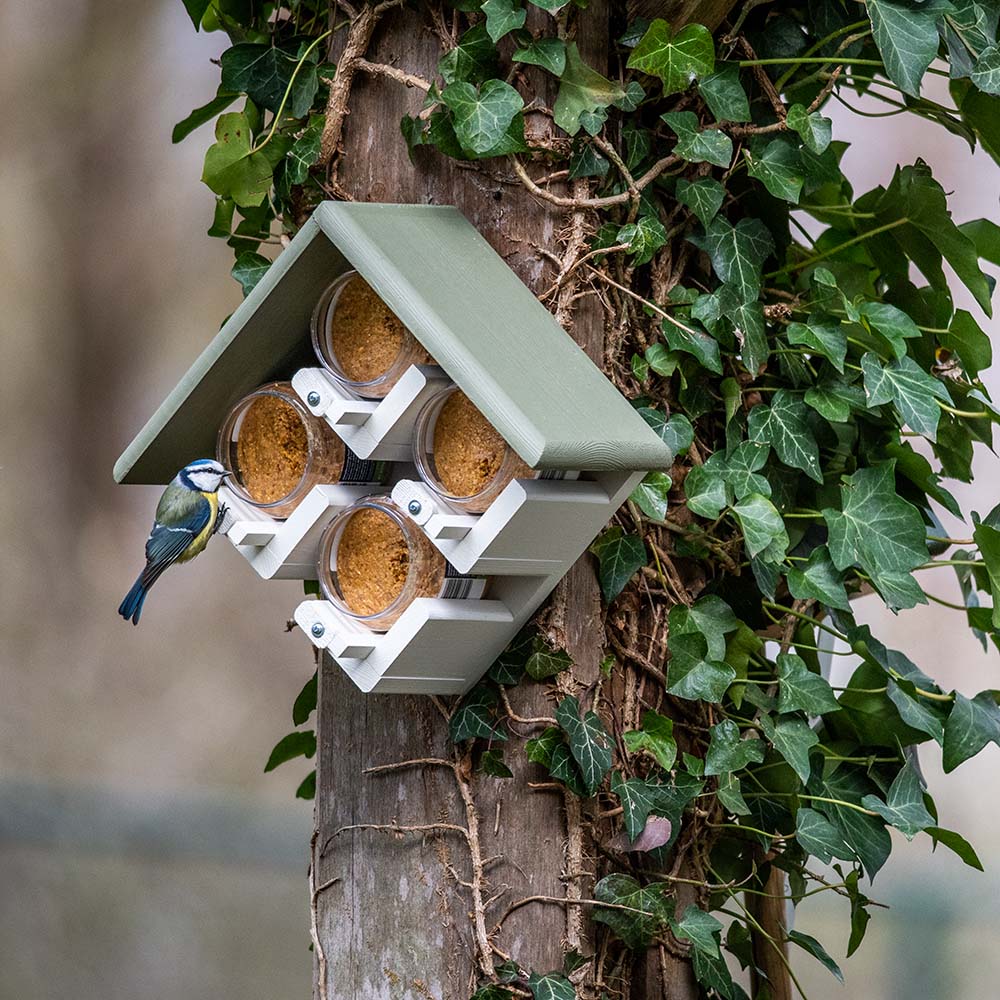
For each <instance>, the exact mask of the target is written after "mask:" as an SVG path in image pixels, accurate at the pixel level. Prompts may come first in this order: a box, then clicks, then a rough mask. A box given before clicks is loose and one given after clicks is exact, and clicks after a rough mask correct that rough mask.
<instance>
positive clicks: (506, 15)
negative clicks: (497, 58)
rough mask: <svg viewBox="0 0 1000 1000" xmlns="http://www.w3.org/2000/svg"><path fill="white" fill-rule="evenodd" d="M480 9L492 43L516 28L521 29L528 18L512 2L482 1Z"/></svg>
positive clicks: (517, 5)
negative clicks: (484, 16) (484, 17)
mask: <svg viewBox="0 0 1000 1000" xmlns="http://www.w3.org/2000/svg"><path fill="white" fill-rule="evenodd" d="M480 9H481V10H482V12H483V13H484V14H485V15H486V31H487V33H488V34H489V36H490V38H491V39H492V40H493V42H494V43H496V42H499V41H500V39H501V38H503V37H504V35H507V34H509V33H510V32H512V31H514V30H516V29H517V28H523V27H524V22H525V19H526V18H527V16H528V12H527V11H526V10H525V9H524V8H523V7H521V6H520V5H519V4H515V3H514V0H483V5H482V7H481V8H480Z"/></svg>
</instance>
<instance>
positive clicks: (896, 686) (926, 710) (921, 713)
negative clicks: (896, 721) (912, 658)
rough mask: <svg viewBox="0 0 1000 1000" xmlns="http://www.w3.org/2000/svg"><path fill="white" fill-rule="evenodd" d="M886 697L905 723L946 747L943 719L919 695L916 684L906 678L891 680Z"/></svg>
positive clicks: (887, 686) (887, 684) (888, 682)
mask: <svg viewBox="0 0 1000 1000" xmlns="http://www.w3.org/2000/svg"><path fill="white" fill-rule="evenodd" d="M886 696H887V697H888V699H889V701H891V702H892V703H893V705H895V706H896V711H897V712H899V717H900V718H901V719H902V720H903V722H905V723H906V724H907V725H908V726H912V727H913V728H914V729H917V730H919V731H920V732H922V733H926V734H927V735H928V736H930V737H931V738H932V739H934V740H936V741H937V742H938V743H940V744H942V745H944V722H943V719H942V717H940V716H939V715H938V714H936V712H935V710H934V709H933V708H931V703H930V702H928V700H927V699H926V698H923V697H921V696H920V695H919V694H918V693H917V686H916V684H914V683H913V682H912V681H910V680H905V679H904V678H899V679H898V680H895V679H893V678H889V680H888V681H887V682H886Z"/></svg>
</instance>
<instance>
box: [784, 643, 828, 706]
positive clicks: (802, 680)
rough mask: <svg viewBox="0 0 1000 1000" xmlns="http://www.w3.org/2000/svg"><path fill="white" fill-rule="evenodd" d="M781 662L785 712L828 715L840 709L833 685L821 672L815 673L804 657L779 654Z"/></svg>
mask: <svg viewBox="0 0 1000 1000" xmlns="http://www.w3.org/2000/svg"><path fill="white" fill-rule="evenodd" d="M777 664H778V681H779V682H780V688H779V690H778V711H779V712H780V713H781V714H785V713H787V712H805V713H806V715H826V714H828V713H829V712H837V711H839V710H840V705H839V704H838V702H837V699H836V697H835V696H834V693H833V688H831V687H830V685H829V684H828V683H827V681H825V680H824V679H823V678H822V677H820V675H819V674H814V673H813V672H812V671H811V670H810V669H809V667H807V666H806V662H805V660H803V659H802V657H800V656H797V655H796V654H795V653H779V654H778V659H777Z"/></svg>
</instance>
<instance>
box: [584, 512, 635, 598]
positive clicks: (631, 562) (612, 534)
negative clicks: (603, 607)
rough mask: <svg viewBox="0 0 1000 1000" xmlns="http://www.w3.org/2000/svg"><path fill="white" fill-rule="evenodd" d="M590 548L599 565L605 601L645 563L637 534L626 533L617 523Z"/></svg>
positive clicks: (614, 595)
mask: <svg viewBox="0 0 1000 1000" xmlns="http://www.w3.org/2000/svg"><path fill="white" fill-rule="evenodd" d="M590 551H591V552H593V553H594V555H595V556H597V561H598V564H599V566H600V571H599V574H598V575H599V578H600V582H601V592H602V593H603V594H604V599H605V600H606V601H612V600H614V599H615V598H616V597H617V596H618V595H619V594H620V593H621V592H622V591H623V590H624V589H625V584H627V583H628V582H629V580H631V579H632V576H633V574H634V573H635V572H636V570H638V569H639V567H640V566H644V565H645V564H646V546H645V544H644V543H643V541H642V539H641V538H640V537H639V536H638V535H626V534H625V532H624V531H622V529H621V528H619V527H618V526H617V525H615V526H613V527H610V528H608V530H607V531H605V532H604V534H603V535H601V537H600V538H598V539H597V541H595V542H594V544H593V545H591V546H590Z"/></svg>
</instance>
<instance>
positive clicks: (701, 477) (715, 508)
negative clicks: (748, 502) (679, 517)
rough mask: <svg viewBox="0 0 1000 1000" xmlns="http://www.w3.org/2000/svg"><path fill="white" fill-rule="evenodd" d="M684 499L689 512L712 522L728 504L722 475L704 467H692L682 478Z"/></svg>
mask: <svg viewBox="0 0 1000 1000" xmlns="http://www.w3.org/2000/svg"><path fill="white" fill-rule="evenodd" d="M684 499H685V501H686V502H687V505H688V509H689V510H691V511H693V512H694V513H695V514H698V515H700V516H701V517H707V518H708V519H709V520H711V521H714V520H715V519H716V518H717V517H718V516H719V514H721V513H722V509H723V508H724V507H726V506H727V505H728V504H729V496H728V494H727V493H726V481H725V479H723V478H722V473H721V472H720V471H719V470H718V469H710V468H707V467H706V466H704V465H695V466H693V467H692V468H691V469H689V470H688V474H687V475H686V476H685V477H684Z"/></svg>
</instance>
